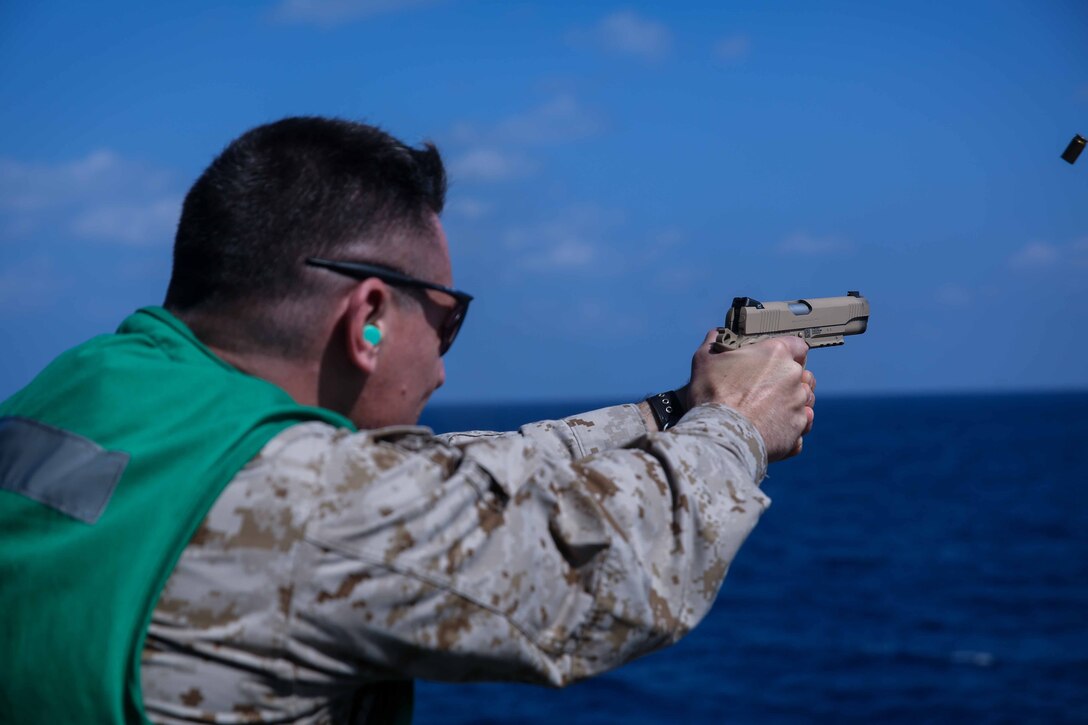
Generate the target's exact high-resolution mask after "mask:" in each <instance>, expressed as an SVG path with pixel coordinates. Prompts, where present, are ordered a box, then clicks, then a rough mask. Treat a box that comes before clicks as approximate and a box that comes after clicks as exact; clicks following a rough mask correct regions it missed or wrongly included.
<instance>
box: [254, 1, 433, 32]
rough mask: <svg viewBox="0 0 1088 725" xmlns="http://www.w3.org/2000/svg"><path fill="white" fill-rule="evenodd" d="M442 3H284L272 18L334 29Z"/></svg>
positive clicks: (280, 3)
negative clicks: (355, 22) (378, 16)
mask: <svg viewBox="0 0 1088 725" xmlns="http://www.w3.org/2000/svg"><path fill="white" fill-rule="evenodd" d="M440 1H441V0H281V1H280V2H279V3H278V4H277V5H276V7H275V8H274V9H273V10H272V17H273V18H275V19H276V20H279V21H281V22H285V23H299V24H308V25H317V26H321V27H326V28H327V27H332V26H335V25H343V24H345V23H350V22H353V21H356V20H363V19H365V18H369V17H373V16H375V15H384V14H387V13H394V12H399V11H402V10H412V9H414V8H419V7H426V6H428V5H436V4H437V3H438V2H440Z"/></svg>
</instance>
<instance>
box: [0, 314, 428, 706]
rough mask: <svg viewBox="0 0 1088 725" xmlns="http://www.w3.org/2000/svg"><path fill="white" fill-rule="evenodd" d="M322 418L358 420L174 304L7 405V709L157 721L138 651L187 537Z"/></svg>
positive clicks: (1, 466) (0, 634) (2, 516)
mask: <svg viewBox="0 0 1088 725" xmlns="http://www.w3.org/2000/svg"><path fill="white" fill-rule="evenodd" d="M315 420H316V421H324V422H326V423H329V424H331V425H334V426H338V427H344V428H348V429H351V430H354V426H353V425H352V424H351V422H350V421H349V420H347V419H346V418H344V417H342V416H340V415H338V414H336V413H333V412H331V411H328V410H324V409H321V408H313V407H306V406H302V405H298V404H297V403H295V402H294V401H293V400H292V399H291V397H290V396H289V395H288V394H287V393H286V392H285V391H283V390H282V389H280V388H279V387H277V386H275V385H272V384H271V383H268V382H266V381H264V380H261V379H259V378H255V377H252V376H250V375H246V374H245V373H242V372H241V371H239V370H237V369H235V368H233V367H231V366H230V365H228V364H227V363H225V362H223V361H222V360H221V359H219V358H218V357H216V356H215V354H213V353H212V352H211V351H210V350H209V349H208V348H207V347H205V346H204V345H203V344H201V342H200V341H199V340H197V338H196V336H195V335H193V333H192V332H191V331H190V330H189V329H188V328H187V327H186V326H185V325H184V324H183V323H182V322H181V321H180V320H178V319H177V318H175V317H174V316H173V315H171V314H170V313H169V312H167V311H166V310H164V309H162V308H160V307H148V308H144V309H141V310H139V311H137V312H136V313H134V314H133V315H132V316H130V317H129V318H128V319H126V320H125V321H124V322H123V323H122V324H121V326H120V328H118V330H117V332H116V334H113V335H102V336H100V337H96V338H94V339H92V340H90V341H88V342H86V343H84V344H83V345H80V346H79V347H76V348H74V349H72V350H69V351H68V352H66V353H64V354H63V355H61V356H60V357H59V358H57V359H56V360H55V361H54V362H53V363H52V364H50V365H49V367H47V368H46V369H45V370H44V371H43V372H42V373H41V374H40V375H39V376H38V377H37V378H35V379H34V381H32V382H31V383H30V385H28V386H27V387H26V388H24V389H23V390H21V391H19V392H18V393H16V394H15V395H14V396H12V397H11V398H9V399H8V400H6V401H4V402H3V403H2V404H0V663H2V664H0V720H3V721H4V722H17V723H49V724H50V725H54V724H56V723H96V724H97V723H137V722H146V721H147V718H146V716H145V715H144V710H143V700H142V697H141V691H140V655H141V651H142V649H143V642H144V638H145V636H146V633H147V628H148V624H149V623H150V621H151V614H152V611H153V610H154V607H155V604H156V602H157V601H158V598H159V593H160V592H161V591H162V588H163V587H164V586H165V584H166V581H167V579H168V577H169V576H170V573H171V572H172V571H173V568H174V565H175V564H176V562H177V560H178V558H179V557H180V556H181V552H182V550H183V549H184V548H185V546H186V545H187V544H188V542H189V539H190V538H191V537H192V535H193V534H194V532H195V531H196V529H197V527H198V526H199V525H200V523H201V521H202V520H203V519H204V517H205V515H206V514H207V513H208V511H209V509H210V508H211V507H212V504H213V503H214V502H215V500H216V498H217V497H218V496H219V494H220V493H221V492H222V490H223V488H224V487H225V486H226V485H227V484H228V483H229V482H230V481H231V479H233V478H234V475H235V474H236V473H237V472H238V471H239V470H240V469H241V468H242V467H243V466H244V465H245V464H246V463H247V462H248V461H249V460H250V459H251V458H253V457H254V456H255V455H256V454H257V453H258V452H259V451H260V450H261V448H262V447H263V446H264V445H265V444H266V443H267V442H268V441H269V440H271V439H272V438H273V437H274V436H276V435H277V434H278V433H280V432H281V431H282V430H284V429H285V428H287V427H288V426H292V425H295V424H297V423H302V422H305V421H315ZM403 692H404V691H403V689H402V690H401V693H403ZM409 697H410V696H409ZM398 699H400V700H401V702H402V703H403V696H402V697H400V698H398ZM410 707H411V705H410V699H409V700H408V708H410ZM408 713H410V709H409V710H408ZM408 716H409V717H410V714H409V715H408Z"/></svg>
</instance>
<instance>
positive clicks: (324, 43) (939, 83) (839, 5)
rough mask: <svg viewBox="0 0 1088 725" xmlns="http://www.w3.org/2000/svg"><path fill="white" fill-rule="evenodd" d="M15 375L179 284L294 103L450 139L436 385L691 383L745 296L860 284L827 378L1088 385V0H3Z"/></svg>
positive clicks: (3, 216)
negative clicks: (198, 208)
mask: <svg viewBox="0 0 1088 725" xmlns="http://www.w3.org/2000/svg"><path fill="white" fill-rule="evenodd" d="M0 68H2V69H3V70H2V71H0V95H2V97H3V98H4V99H5V102H4V103H3V104H2V105H0V132H2V133H0V339H3V340H4V347H5V351H4V354H3V355H2V356H0V398H2V397H6V396H7V395H9V394H10V393H12V392H14V391H15V390H16V389H18V388H19V387H20V386H21V385H23V384H25V383H26V382H27V381H28V380H29V379H30V378H31V377H32V376H33V374H34V373H35V372H36V371H37V370H38V369H39V368H40V367H42V366H43V365H44V364H45V363H46V362H48V360H50V359H51V358H52V357H53V356H54V355H56V354H57V353H59V352H60V351H62V350H63V349H65V348H67V347H69V346H71V345H74V344H76V343H78V342H80V341H82V340H84V339H86V338H88V337H90V336H92V335H95V334H99V333H102V332H108V331H111V330H112V329H114V327H115V326H116V325H117V323H118V322H119V321H120V320H121V319H122V318H123V317H124V316H125V315H126V314H127V313H128V312H130V311H131V310H132V309H135V308H136V307H139V306H141V305H144V304H158V303H159V302H160V301H161V299H162V294H163V291H164V290H165V285H166V281H167V279H168V276H169V267H170V245H171V242H172V236H173V227H174V225H175V223H176V218H177V213H178V210H179V207H180V202H181V199H182V197H183V196H184V194H185V191H186V190H187V188H188V186H189V184H191V183H192V181H193V180H194V179H195V178H196V176H197V175H198V174H199V173H200V172H201V170H202V169H203V168H204V166H205V165H206V164H207V163H208V162H209V161H210V160H211V159H212V158H213V157H214V155H215V154H216V153H218V151H219V150H220V149H221V148H222V147H223V146H224V145H225V144H226V143H228V142H229V141H230V139H232V138H233V137H235V136H237V135H238V134H239V133H241V132H243V131H244V130H246V129H247V128H250V127H252V126H254V125H257V124H260V123H263V122H267V121H270V120H274V119H277V118H280V117H283V116H287V115H296V114H319V115H337V116H342V117H346V118H352V119H360V120H366V121H369V122H372V123H376V124H378V125H381V126H382V127H384V128H386V129H387V130H389V131H391V132H392V133H394V134H395V135H397V136H399V137H401V138H402V139H404V140H406V141H409V142H418V141H421V140H424V139H432V140H434V141H435V142H436V143H437V144H438V145H439V147H440V149H441V150H442V151H443V153H444V155H445V157H446V159H447V163H448V165H449V168H450V171H451V176H452V180H453V184H452V186H451V190H450V196H449V200H448V208H447V212H446V214H445V215H444V223H445V225H446V229H447V232H448V234H449V237H450V243H451V248H452V257H453V263H454V276H455V279H456V283H457V286H459V287H461V288H463V289H465V290H467V291H470V292H472V293H473V294H475V295H476V297H477V300H476V302H474V303H473V308H472V310H471V313H470V315H469V318H468V321H467V323H466V326H465V329H464V330H463V331H462V335H461V338H460V339H459V340H458V343H457V345H456V346H455V347H454V349H453V350H452V351H451V353H450V354H449V355H448V357H447V371H448V382H447V384H446V387H445V388H444V389H443V390H442V391H440V392H439V394H438V395H437V396H436V400H439V401H447V402H454V401H477V400H515V399H522V400H525V399H545V398H565V399H571V398H586V397H592V398H601V399H604V398H612V399H626V398H635V397H638V396H643V395H645V394H648V393H650V392H654V391H657V390H661V389H666V388H669V387H672V386H675V385H678V384H680V383H682V382H683V381H684V380H685V379H686V376H687V371H688V363H689V359H690V354H691V351H692V350H693V349H694V346H695V345H696V344H697V343H698V341H699V340H701V338H702V335H703V334H704V332H705V330H706V329H707V328H709V327H712V326H714V325H717V324H720V322H721V319H722V317H723V315H724V312H725V309H726V306H727V305H728V303H729V301H730V300H731V299H732V298H733V297H734V296H737V295H748V296H753V297H757V298H760V299H766V300H774V299H793V298H797V297H804V296H813V297H819V296H831V295H839V294H843V293H844V292H845V291H846V290H848V289H858V290H861V291H862V292H863V293H864V294H865V295H866V296H867V297H868V298H869V299H870V302H871V305H872V311H873V312H872V314H873V316H872V319H871V323H870V328H869V332H868V333H866V335H864V336H863V337H860V338H851V339H849V340H848V342H847V345H846V346H845V347H843V348H837V349H831V350H819V351H815V352H814V353H813V354H812V356H811V358H810V367H811V368H812V369H813V370H814V371H815V372H816V374H817V376H818V378H819V380H820V386H821V391H822V392H829V393H851V394H871V393H878V392H896V393H899V392H939V391H953V390H971V391H989V390H1014V389H1070V388H1079V389H1084V388H1086V387H1088V363H1086V362H1085V359H1086V357H1088V343H1086V341H1085V340H1086V335H1085V332H1084V329H1083V320H1084V319H1085V309H1086V308H1088V299H1086V293H1088V284H1086V281H1085V280H1086V279H1088V215H1086V213H1085V211H1086V209H1085V202H1086V200H1088V154H1086V156H1085V158H1082V159H1081V160H1080V162H1079V163H1078V164H1076V165H1074V166H1070V165H1068V164H1066V163H1065V162H1063V161H1062V160H1061V159H1059V154H1060V153H1061V151H1062V150H1063V149H1064V147H1065V144H1066V143H1067V142H1068V141H1069V139H1070V138H1071V137H1072V136H1073V134H1074V133H1081V134H1082V135H1088V5H1085V4H1084V3H1083V2H1033V3H1028V2H977V3H970V2H959V3H919V2H910V3H908V2H901V3H862V2H849V3H847V2H824V3H811V2H779V3H747V4H740V3H710V2H688V3H668V4H667V3H663V2H659V3H650V2H643V3H619V4H610V3H557V2H524V3H523V2H470V1H468V0H466V1H463V2H457V1H456V0H448V1H446V2H439V1H428V0H414V1H412V0H312V1H310V2H306V1H305V0H283V1H281V2H265V3H262V2H249V3H238V4H233V5H225V4H221V3H206V2H188V3H169V4H166V3H146V2H140V3H136V2H132V3H124V2H102V3H94V4H86V3H74V2H56V3H29V2H7V3H4V4H3V5H2V6H0Z"/></svg>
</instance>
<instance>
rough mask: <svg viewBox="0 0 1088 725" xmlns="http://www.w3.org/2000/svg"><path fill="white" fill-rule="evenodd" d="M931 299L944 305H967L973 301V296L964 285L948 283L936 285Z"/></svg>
mask: <svg viewBox="0 0 1088 725" xmlns="http://www.w3.org/2000/svg"><path fill="white" fill-rule="evenodd" d="M933 299H934V301H935V302H936V303H937V304H939V305H942V306H945V307H967V306H968V305H970V304H971V303H972V302H973V301H974V299H975V296H974V295H973V294H972V293H971V291H970V290H968V289H967V288H966V287H963V286H961V285H958V284H952V283H949V284H944V285H941V286H940V287H938V288H937V291H936V292H935V293H934V295H933Z"/></svg>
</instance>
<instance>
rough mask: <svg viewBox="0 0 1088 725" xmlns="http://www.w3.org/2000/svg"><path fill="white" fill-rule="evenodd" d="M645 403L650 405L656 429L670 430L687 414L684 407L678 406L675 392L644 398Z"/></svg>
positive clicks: (678, 401) (678, 399)
mask: <svg viewBox="0 0 1088 725" xmlns="http://www.w3.org/2000/svg"><path fill="white" fill-rule="evenodd" d="M646 402H647V403H648V404H649V405H650V410H651V411H653V414H654V420H656V421H657V427H658V428H660V429H661V430H668V429H669V428H672V427H673V426H674V425H676V424H677V423H678V422H680V419H681V418H683V417H684V413H686V412H687V410H685V409H684V406H683V405H681V404H680V396H679V395H677V394H676V391H675V390H670V391H669V392H667V393H658V394H657V395H651V396H650V397H649V398H646Z"/></svg>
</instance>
